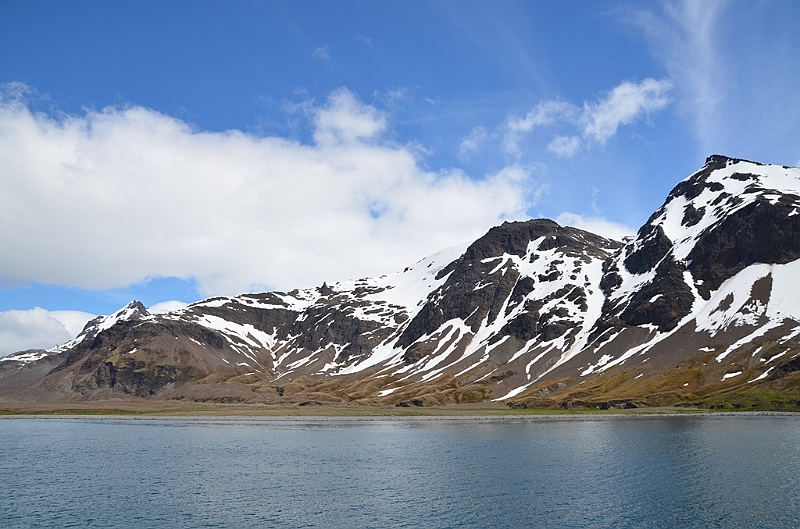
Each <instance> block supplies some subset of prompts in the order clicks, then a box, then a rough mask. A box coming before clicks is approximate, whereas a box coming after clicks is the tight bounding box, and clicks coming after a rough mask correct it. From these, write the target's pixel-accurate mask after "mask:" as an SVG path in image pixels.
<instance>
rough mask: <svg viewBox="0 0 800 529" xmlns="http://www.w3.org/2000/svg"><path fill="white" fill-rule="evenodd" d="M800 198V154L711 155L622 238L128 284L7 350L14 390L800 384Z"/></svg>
mask: <svg viewBox="0 0 800 529" xmlns="http://www.w3.org/2000/svg"><path fill="white" fill-rule="evenodd" d="M798 213H800V169H797V168H790V167H780V166H771V165H762V164H757V163H753V162H747V161H743V160H736V159H730V158H726V157H723V156H712V157H709V159H708V160H707V163H706V165H705V166H704V167H703V168H702V169H701V170H700V171H698V172H697V173H695V174H693V175H691V176H690V177H688V178H687V179H685V180H683V181H682V182H680V183H679V184H678V185H677V186H676V187H675V189H674V190H673V191H672V192H671V193H670V195H669V196H668V198H667V200H666V202H665V203H664V205H663V206H662V207H661V208H660V209H659V210H658V211H656V212H655V213H654V214H653V215H652V216H651V218H650V219H649V220H648V222H647V223H646V224H645V225H644V226H643V227H642V228H641V229H640V230H639V232H638V234H637V235H636V237H635V238H633V239H632V240H630V241H628V242H626V243H625V244H624V245H623V244H621V243H618V242H616V241H611V240H608V239H604V238H602V237H600V236H597V235H594V234H592V233H589V232H586V231H582V230H578V229H575V228H568V227H563V226H559V225H558V224H556V223H555V222H552V221H549V220H531V221H527V222H512V223H504V224H503V225H501V226H497V227H495V228H492V229H491V230H489V232H488V233H487V234H486V235H484V236H483V237H481V238H480V239H478V240H476V241H475V242H473V243H472V244H469V245H464V246H461V247H454V248H450V249H448V250H445V251H443V252H440V253H438V254H435V255H433V256H430V257H428V258H426V259H423V260H421V261H419V262H417V263H416V264H414V265H413V266H409V267H408V268H406V269H405V270H403V271H402V272H398V273H396V274H392V275H387V276H382V277H379V278H366V279H360V280H356V281H347V282H339V283H333V284H330V285H328V284H323V285H322V286H321V287H318V288H315V289H306V290H294V291H291V292H286V293H284V292H267V293H259V294H244V295H241V296H235V297H218V298H211V299H207V300H204V301H201V302H198V303H195V304H192V305H190V306H188V307H186V308H184V309H181V310H177V311H173V312H170V313H166V314H158V315H153V314H149V313H148V312H147V310H146V309H145V308H144V307H143V306H141V304H139V303H137V302H133V303H131V304H130V305H128V306H127V307H124V308H123V309H121V310H120V311H118V312H116V313H115V314H113V315H111V316H105V317H100V318H97V319H95V320H93V321H91V322H89V323H88V324H87V326H86V328H85V329H84V331H83V332H82V333H81V334H80V335H79V336H78V337H77V338H76V339H74V340H72V341H71V342H68V343H66V344H64V345H62V346H60V347H57V348H55V349H53V350H51V351H23V352H20V353H16V354H14V355H10V356H8V357H5V358H2V359H0V394H1V395H4V396H6V397H8V396H11V397H15V398H16V397H19V398H24V397H30V398H39V396H40V395H43V394H47V395H51V396H54V395H55V396H59V395H60V396H61V397H68V398H90V399H98V398H107V397H110V396H117V397H119V396H120V395H122V396H132V397H149V398H159V399H193V400H217V401H241V402H281V401H289V402H301V401H302V402H315V401H317V402H336V401H357V402H364V403H400V404H409V403H413V404H417V405H424V404H429V403H430V404H433V403H453V402H463V401H479V400H489V399H493V400H499V401H502V402H508V403H510V404H513V405H530V404H533V405H536V404H540V403H541V404H558V403H564V405H580V403H582V402H587V403H599V402H605V403H608V402H621V403H626V404H628V405H633V404H632V403H633V402H634V401H641V402H651V403H670V404H672V403H675V402H680V401H685V400H691V399H697V398H701V397H703V396H707V395H712V394H716V393H719V392H725V391H730V390H742V388H745V389H746V388H752V387H756V386H759V387H761V386H765V385H769V386H770V387H771V388H773V389H774V388H775V387H777V386H780V387H781V388H783V387H784V386H786V384H787V383H789V382H792V384H795V385H797V381H795V376H796V375H797V373H795V372H796V371H798V369H799V368H800V365H795V364H800V359H798V358H797V357H798V355H800V345H798V339H797V337H798V335H800V280H798V279H797V278H799V277H800V215H798ZM779 379H780V380H779ZM776 381H778V382H776ZM781 384H782V385H781ZM779 389H780V388H779ZM784 389H785V388H784Z"/></svg>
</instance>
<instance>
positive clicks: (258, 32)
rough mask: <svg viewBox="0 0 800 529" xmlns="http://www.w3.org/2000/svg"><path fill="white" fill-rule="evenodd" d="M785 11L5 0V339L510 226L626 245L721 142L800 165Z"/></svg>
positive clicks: (796, 12)
mask: <svg viewBox="0 0 800 529" xmlns="http://www.w3.org/2000/svg"><path fill="white" fill-rule="evenodd" d="M797 27H800V4H798V3H797V2H795V1H792V0H783V1H781V0H777V1H771V2H742V1H730V2H724V1H706V2H693V1H686V2H679V1H666V2H663V1H658V2H639V1H637V2H629V1H591V2H590V1H585V2H580V1H566V2H515V1H506V2H467V1H458V2H431V1H424V2H423V1H402V2H400V1H397V2H391V1H387V2H367V1H357V2H298V1H294V2H246V1H239V2H229V3H222V2H202V1H192V2H177V1H176V2H148V1H137V2H122V1H121V2H99V1H98V2H82V1H75V2H39V1H26V2H20V1H5V0H0V83H2V88H0V248H3V250H2V254H3V255H2V256H0V354H2V353H7V352H10V351H11V350H14V349H15V348H20V347H22V346H29V345H31V344H33V345H35V346H38V347H42V346H49V345H46V344H50V343H51V342H55V341H58V340H59V339H62V338H64V337H65V336H67V335H68V334H74V332H68V331H65V330H64V329H63V326H64V325H65V323H64V321H65V320H66V319H67V318H68V317H70V314H71V315H72V316H73V317H75V318H78V319H80V318H81V317H88V315H92V314H108V313H110V312H113V311H114V310H116V309H117V308H119V307H120V306H122V305H124V304H125V303H127V302H128V301H130V300H131V299H139V300H141V301H143V302H144V303H145V305H148V306H152V305H155V304H157V303H159V302H163V301H169V300H179V301H182V302H191V301H195V300H197V299H200V298H202V297H205V296H209V295H214V294H236V293H239V292H242V291H246V290H254V289H255V290H260V289H272V288H277V289H290V288H292V287H295V286H297V287H308V286H313V285H318V284H320V283H321V282H322V281H326V280H327V281H329V282H330V281H335V280H339V279H347V278H352V277H360V276H365V275H372V274H381V273H389V272H392V271H395V270H397V269H401V268H402V267H403V266H405V265H406V264H409V263H411V262H414V261H416V260H418V259H419V258H421V257H423V256H424V255H427V254H429V253H432V252H435V251H437V250H439V249H441V248H444V247H447V246H450V245H453V244H457V243H460V242H462V241H469V240H472V239H474V238H476V237H478V236H480V235H481V234H482V233H483V232H485V231H486V230H487V229H488V228H489V227H491V226H492V225H494V224H497V223H500V222H502V221H503V220H516V219H525V218H531V217H548V218H553V219H557V220H559V221H560V222H562V223H565V224H572V225H576V226H578V227H584V228H587V229H591V230H594V231H598V232H601V233H603V234H606V235H609V236H617V237H618V236H621V235H623V234H625V233H631V232H633V231H635V230H636V229H637V228H638V227H639V226H640V225H641V224H642V223H643V222H644V221H645V220H646V219H647V217H648V216H649V215H650V213H651V212H652V211H653V210H654V209H656V208H657V207H658V206H659V205H660V204H661V203H662V202H663V200H664V198H665V197H666V194H667V193H668V192H669V190H670V189H671V188H672V187H673V186H674V185H675V184H676V183H677V182H678V181H679V180H681V179H683V178H684V177H686V176H688V175H689V174H690V173H692V172H693V171H694V170H696V169H698V168H699V167H700V166H702V164H703V162H704V160H705V157H706V156H707V155H709V154H712V153H720V154H728V155H730V156H736V157H741V158H747V159H754V160H758V161H763V162H768V163H778V164H788V165H798V164H800V141H798V140H799V139H800V90H797V86H800V64H799V62H800V61H799V60H798V57H800V36H798V33H799V32H797V30H796V28H797ZM36 307H38V308H39V309H40V310H34V309H35V308H36ZM54 311H66V312H58V313H57V314H56V316H58V317H57V318H55V319H54V316H53V314H51V313H52V312H54ZM69 311H81V312H82V313H83V314H82V315H80V314H77V315H76V314H75V313H74V312H69ZM59 318H60V319H59ZM67 326H69V325H67ZM72 326H73V327H75V324H73V325H72ZM65 333H67V334H65ZM33 345H31V346H33Z"/></svg>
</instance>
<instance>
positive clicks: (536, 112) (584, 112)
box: [503, 79, 672, 157]
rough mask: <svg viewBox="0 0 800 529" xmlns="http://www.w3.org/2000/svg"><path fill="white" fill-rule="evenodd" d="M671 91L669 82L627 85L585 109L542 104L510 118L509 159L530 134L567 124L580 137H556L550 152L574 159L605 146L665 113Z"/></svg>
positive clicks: (566, 104) (506, 147)
mask: <svg viewBox="0 0 800 529" xmlns="http://www.w3.org/2000/svg"><path fill="white" fill-rule="evenodd" d="M671 88H672V84H671V83H670V81H669V80H666V79H663V80H660V81H658V80H655V79H645V80H643V81H641V82H639V83H636V82H631V81H625V82H622V83H620V84H619V85H617V86H616V87H614V88H613V89H612V90H611V91H610V92H609V93H608V94H606V95H605V96H604V97H601V98H599V99H598V100H597V101H595V102H584V104H583V106H582V107H579V106H577V105H574V104H572V103H569V102H566V101H562V100H551V101H543V102H540V103H539V104H538V105H536V107H534V108H533V109H532V110H531V111H530V112H528V113H527V114H526V115H525V116H523V117H517V116H510V117H508V119H507V120H506V123H505V127H504V128H505V133H504V139H503V143H504V150H505V152H506V154H508V155H518V154H519V152H520V148H519V145H520V142H521V141H522V139H523V137H524V136H525V135H526V134H528V133H530V132H532V131H533V130H534V129H536V128H540V127H546V126H553V125H557V124H567V125H570V126H572V127H574V128H575V130H576V132H577V133H578V134H580V136H575V135H572V136H555V137H554V138H553V140H552V141H551V142H550V144H549V145H548V150H549V151H550V152H552V153H554V154H556V155H557V156H566V157H569V156H573V155H574V154H575V153H576V152H577V151H578V150H579V148H580V146H581V144H582V143H585V142H588V141H594V142H596V143H600V144H603V143H605V142H606V141H608V140H609V139H610V138H611V137H612V136H614V135H615V134H616V133H617V130H618V129H619V127H620V126H621V125H630V124H632V123H633V122H635V121H637V120H638V119H641V118H642V117H644V116H649V115H650V114H652V113H654V112H656V111H659V110H662V109H663V108H664V107H666V106H667V105H668V104H669V102H670V99H669V97H668V94H669V91H670V89H671ZM581 138H583V140H584V141H583V142H582V141H581Z"/></svg>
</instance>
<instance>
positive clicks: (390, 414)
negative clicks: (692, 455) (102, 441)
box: [0, 402, 800, 420]
mask: <svg viewBox="0 0 800 529" xmlns="http://www.w3.org/2000/svg"><path fill="white" fill-rule="evenodd" d="M153 404H155V403H153ZM160 404H162V405H150V406H141V405H132V403H107V402H106V403H91V404H89V403H80V404H78V403H75V404H74V405H64V404H59V405H42V404H22V403H13V404H11V403H0V418H117V419H124V418H131V419H209V420H218V419H225V420H333V419H343V420H370V419H373V420H387V419H454V420H457V419H472V420H478V419H527V418H531V419H534V418H541V419H560V418H604V417H605V418H625V417H628V418H631V417H686V416H730V415H739V416H775V415H786V416H797V417H800V412H792V411H777V410H775V411H773V410H741V411H739V410H737V411H734V410H730V409H728V410H709V409H697V408H675V407H654V408H636V409H625V410H599V409H591V408H587V409H569V410H564V409H560V408H529V409H519V408H517V409H512V408H509V407H507V406H503V405H497V404H493V403H481V404H470V405H451V406H432V407H420V408H416V407H415V408H398V407H395V406H363V405H358V406H354V405H349V406H348V405H342V406H334V405H331V406H304V407H300V406H296V405H295V406H290V405H272V406H269V405H226V404H213V405H210V404H192V405H187V403H160ZM164 404H166V405H164Z"/></svg>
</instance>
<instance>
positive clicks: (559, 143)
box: [547, 136, 581, 158]
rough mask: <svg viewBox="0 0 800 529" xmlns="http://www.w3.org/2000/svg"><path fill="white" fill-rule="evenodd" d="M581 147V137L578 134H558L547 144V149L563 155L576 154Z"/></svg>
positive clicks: (559, 155)
mask: <svg viewBox="0 0 800 529" xmlns="http://www.w3.org/2000/svg"><path fill="white" fill-rule="evenodd" d="M580 148H581V139H580V138H579V137H577V136H556V137H555V138H553V141H551V142H550V144H549V145H548V146H547V150H548V151H550V152H552V153H553V154H555V155H556V156H558V157H559V158H561V157H567V158H569V157H571V156H574V155H575V153H576V152H578V149H580Z"/></svg>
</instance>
